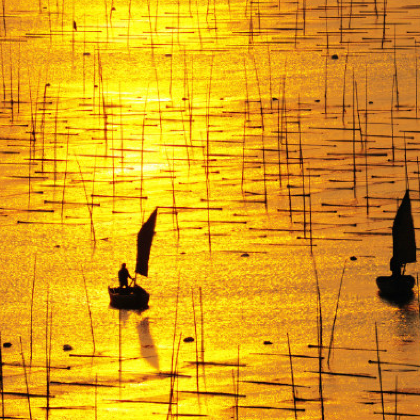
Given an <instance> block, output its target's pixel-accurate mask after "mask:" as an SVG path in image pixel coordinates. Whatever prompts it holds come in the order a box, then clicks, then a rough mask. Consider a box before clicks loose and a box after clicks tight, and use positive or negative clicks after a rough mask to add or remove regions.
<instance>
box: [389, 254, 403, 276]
mask: <svg viewBox="0 0 420 420" xmlns="http://www.w3.org/2000/svg"><path fill="white" fill-rule="evenodd" d="M389 268H390V269H391V271H392V275H393V276H394V277H399V276H401V268H402V264H400V263H399V262H398V261H397V260H396V259H395V257H392V258H391V260H390V261H389Z"/></svg>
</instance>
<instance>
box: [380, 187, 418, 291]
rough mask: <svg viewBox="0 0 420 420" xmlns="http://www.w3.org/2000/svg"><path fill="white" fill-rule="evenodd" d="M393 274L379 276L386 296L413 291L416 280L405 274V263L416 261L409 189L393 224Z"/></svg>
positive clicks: (381, 288)
mask: <svg viewBox="0 0 420 420" xmlns="http://www.w3.org/2000/svg"><path fill="white" fill-rule="evenodd" d="M392 244H393V255H392V258H391V262H390V268H391V271H392V275H390V276H379V277H378V278H377V279H376V284H377V285H378V288H379V290H380V292H381V294H382V295H383V296H385V297H389V298H393V299H398V298H401V297H404V296H409V295H411V294H412V293H413V287H414V284H415V280H414V277H413V276H410V275H407V274H404V271H405V265H406V264H408V263H413V262H416V239H415V231H414V223H413V216H412V213H411V201H410V194H409V190H407V191H406V192H405V195H404V198H403V200H402V202H401V205H400V206H399V208H398V211H397V214H396V215H395V219H394V224H393V226H392Z"/></svg>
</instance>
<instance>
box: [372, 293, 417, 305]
mask: <svg viewBox="0 0 420 420" xmlns="http://www.w3.org/2000/svg"><path fill="white" fill-rule="evenodd" d="M378 296H379V298H380V299H381V300H382V301H383V302H385V303H388V304H389V305H391V306H395V307H397V308H401V309H402V308H405V307H407V305H410V303H412V302H413V299H414V292H413V291H412V290H410V291H408V292H406V293H404V294H400V295H395V296H390V295H388V294H386V293H382V292H380V291H379V292H378Z"/></svg>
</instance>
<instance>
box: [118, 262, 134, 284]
mask: <svg viewBox="0 0 420 420" xmlns="http://www.w3.org/2000/svg"><path fill="white" fill-rule="evenodd" d="M129 277H130V279H131V280H133V279H134V278H133V277H131V276H130V273H129V272H128V270H127V267H126V264H125V263H122V265H121V269H120V271H118V280H119V281H120V287H128V278H129Z"/></svg>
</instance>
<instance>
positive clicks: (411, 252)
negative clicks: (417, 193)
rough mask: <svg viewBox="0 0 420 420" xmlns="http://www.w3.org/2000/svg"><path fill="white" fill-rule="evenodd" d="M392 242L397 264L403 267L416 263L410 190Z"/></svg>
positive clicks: (400, 212)
mask: <svg viewBox="0 0 420 420" xmlns="http://www.w3.org/2000/svg"><path fill="white" fill-rule="evenodd" d="M392 241H393V252H394V254H393V257H394V260H395V262H396V263H398V264H400V265H402V264H406V263H412V262H416V238H415V233H414V224H413V216H412V214H411V202H410V195H409V192H408V190H407V191H406V192H405V195H404V198H403V201H402V202H401V205H400V207H399V209H398V211H397V214H396V216H395V219H394V224H393V226H392Z"/></svg>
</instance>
